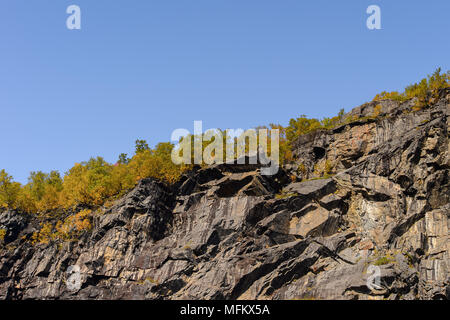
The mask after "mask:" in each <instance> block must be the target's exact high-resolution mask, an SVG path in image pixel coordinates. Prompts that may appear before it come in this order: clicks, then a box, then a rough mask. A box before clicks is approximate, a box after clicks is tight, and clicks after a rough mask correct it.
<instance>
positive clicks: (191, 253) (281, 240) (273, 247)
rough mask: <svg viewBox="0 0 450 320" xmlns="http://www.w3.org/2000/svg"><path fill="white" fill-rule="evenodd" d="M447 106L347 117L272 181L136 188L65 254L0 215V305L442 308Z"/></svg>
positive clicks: (241, 171)
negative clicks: (401, 303)
mask: <svg viewBox="0 0 450 320" xmlns="http://www.w3.org/2000/svg"><path fill="white" fill-rule="evenodd" d="M449 101H450V90H448V89H447V90H442V91H441V92H440V99H438V100H436V101H435V103H434V104H433V105H431V106H428V107H426V108H424V109H422V110H420V111H417V112H411V111H409V110H411V106H412V103H413V102H411V101H409V102H404V103H399V102H395V101H391V100H384V101H381V102H377V104H381V106H382V108H381V112H380V114H379V116H378V117H377V118H371V117H370V114H371V113H372V112H373V110H374V108H375V103H368V104H365V105H363V106H361V107H359V108H356V109H354V110H352V111H351V112H350V115H358V116H360V117H361V119H365V120H358V121H354V122H352V123H347V124H342V125H340V126H339V127H337V128H335V129H332V130H328V131H317V132H313V133H311V134H307V135H304V136H301V137H300V138H299V139H298V140H297V141H296V143H295V145H294V147H293V153H294V156H295V159H296V160H295V163H293V164H290V165H288V166H286V167H285V168H282V169H280V170H279V172H278V173H277V175H275V176H263V175H261V174H260V168H259V167H258V166H257V165H216V166H211V167H207V168H202V169H196V170H194V171H192V172H190V173H188V174H186V175H185V176H183V178H182V180H181V181H180V182H179V183H178V184H177V185H175V186H171V187H168V186H165V185H164V184H162V183H160V182H158V181H155V180H153V179H144V180H141V181H140V182H139V184H138V185H137V186H136V187H135V188H134V189H133V190H132V191H130V192H129V193H128V194H127V195H125V196H124V197H123V198H122V199H119V200H118V201H116V202H115V203H114V204H113V205H112V206H111V207H109V208H108V209H105V210H104V212H102V214H99V215H96V216H95V219H94V223H93V229H92V230H91V231H90V232H86V233H85V234H83V235H82V236H81V238H80V239H78V240H77V241H72V242H65V243H54V242H50V243H49V244H40V245H32V244H30V242H29V241H25V240H24V239H25V238H26V236H27V235H30V234H31V233H32V232H34V231H36V228H37V225H38V223H37V222H36V221H34V220H33V218H30V217H29V216H24V215H21V214H20V213H17V212H14V211H4V212H1V213H0V228H2V229H6V230H7V233H6V235H5V239H4V242H5V245H4V246H3V248H2V249H0V250H1V251H0V298H1V299H448V298H449V297H450V289H449V288H450V287H449V280H450V279H449V274H450V273H449V268H450V265H449V263H450V260H449V245H450V241H449V232H448V229H449V228H448V227H449V215H450V201H449V200H450V183H449V165H450V156H449V143H450V141H449V132H450V122H449V113H450V103H449ZM325 166H328V167H329V168H332V169H331V172H329V174H327V175H326V176H324V175H323V174H321V173H320V170H321V169H320V168H324V167H325ZM24 236H25V237H24ZM73 265H76V266H78V267H79V281H80V285H79V288H76V289H72V290H69V288H68V286H67V281H68V276H69V275H68V273H67V272H66V271H67V270H68V268H69V266H73ZM373 266H375V267H377V268H378V270H379V278H377V280H379V281H378V282H377V285H376V286H375V287H373V286H372V287H371V288H370V287H369V286H368V285H367V283H368V280H370V279H369V278H370V277H371V276H372V274H371V273H370V272H369V271H370V270H373V268H372V267H373Z"/></svg>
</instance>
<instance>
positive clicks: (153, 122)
mask: <svg viewBox="0 0 450 320" xmlns="http://www.w3.org/2000/svg"><path fill="white" fill-rule="evenodd" d="M71 4H76V5H79V6H80V7H81V10H82V29H81V30H68V29H67V28H66V19H67V17H68V14H66V8H67V7H68V6H69V5H71ZM371 4H376V5H379V6H380V7H381V10H382V30H375V31H370V30H368V29H367V28H366V19H367V17H368V15H367V14H366V8H367V7H368V6H369V5H371ZM449 14H450V1H448V0H431V1H412V0H396V1H391V0H389V1H387V0H371V1H365V0H352V1H350V0H345V1H344V0H343V1H332V0H329V1H324V0H314V1H312V0H311V1H300V0H283V1H275V0H270V1H269V0H190V1H187V0H159V1H137V0H128V1H124V0H108V1H106V0H95V1H93V0H71V1H66V0H57V1H56V0H39V1H37V0H36V1H29V0H2V1H1V2H0V39H1V42H0V111H1V113H0V115H1V125H0V137H1V139H0V150H1V151H0V169H2V168H4V169H6V171H7V172H8V173H10V174H12V175H13V176H14V178H15V179H16V180H17V181H20V182H26V180H27V177H28V175H29V172H30V171H32V170H42V171H45V172H48V171H50V170H52V169H56V170H60V171H61V172H62V173H63V172H64V171H66V170H67V169H68V168H70V167H71V166H72V165H73V164H74V163H75V162H80V161H84V160H88V159H89V158H90V157H91V156H97V155H100V156H103V157H105V159H106V160H108V161H110V162H114V161H115V160H116V159H117V157H118V155H119V154H120V153H122V152H125V153H128V154H132V153H133V148H134V141H135V140H136V139H137V138H141V139H146V140H147V141H148V142H149V144H150V145H152V146H154V145H155V144H156V143H157V142H161V141H169V140H170V135H171V133H172V131H173V130H174V129H176V128H187V129H189V130H191V131H192V130H193V121H194V120H203V123H204V128H216V127H219V128H223V129H225V128H249V127H254V126H257V125H262V124H268V123H271V122H274V123H280V124H283V125H286V124H287V123H288V121H289V119H290V118H292V117H296V116H298V115H300V114H306V115H308V116H311V117H323V116H332V115H335V114H336V113H337V112H338V110H339V109H340V108H345V109H346V110H347V111H348V110H350V109H351V108H353V107H355V106H358V105H360V104H362V103H364V102H366V101H369V100H370V99H371V98H372V97H373V96H374V95H375V94H376V93H378V92H380V91H382V90H384V89H388V90H401V89H403V88H404V87H405V86H406V85H408V84H410V83H411V82H413V81H416V80H419V79H420V78H421V77H424V76H425V75H426V74H428V73H431V72H432V71H433V70H434V69H435V68H436V67H437V66H441V67H442V68H443V69H444V70H448V69H449V57H450V54H449V53H450V41H449V34H450V17H449Z"/></svg>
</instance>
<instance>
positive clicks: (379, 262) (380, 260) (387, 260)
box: [373, 256, 395, 266]
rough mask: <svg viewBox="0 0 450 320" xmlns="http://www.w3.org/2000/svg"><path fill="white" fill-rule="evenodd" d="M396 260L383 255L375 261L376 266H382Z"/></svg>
mask: <svg viewBox="0 0 450 320" xmlns="http://www.w3.org/2000/svg"><path fill="white" fill-rule="evenodd" d="M392 262H395V260H394V259H393V258H392V257H391V256H383V257H380V258H378V259H377V260H375V261H374V263H373V264H374V265H375V266H382V265H385V264H389V263H392Z"/></svg>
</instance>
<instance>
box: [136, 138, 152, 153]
mask: <svg viewBox="0 0 450 320" xmlns="http://www.w3.org/2000/svg"><path fill="white" fill-rule="evenodd" d="M148 150H150V147H149V146H148V144H147V141H145V140H136V146H135V152H136V154H138V153H140V152H144V151H148Z"/></svg>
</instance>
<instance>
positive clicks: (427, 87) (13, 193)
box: [0, 69, 450, 241]
mask: <svg viewBox="0 0 450 320" xmlns="http://www.w3.org/2000/svg"><path fill="white" fill-rule="evenodd" d="M449 82H450V72H447V73H444V74H442V73H441V69H437V70H436V71H435V72H434V73H433V74H432V75H430V76H428V77H427V78H425V79H422V80H421V81H420V82H418V83H415V84H412V85H410V86H408V87H407V88H406V89H405V91H404V92H403V93H398V92H382V93H381V94H379V95H377V96H376V97H375V99H374V100H382V99H394V100H398V101H405V100H407V99H411V98H416V105H415V106H414V108H413V110H418V109H420V108H423V107H424V106H426V105H427V104H430V103H431V102H432V100H433V99H436V97H437V93H438V90H439V89H442V88H447V87H449V86H450V84H449ZM380 113H381V105H380V104H378V105H376V106H375V108H374V111H373V114H372V115H371V116H370V117H367V118H374V117H375V118H376V117H377V116H379V114H380ZM354 120H355V119H354V118H350V117H349V119H344V109H341V110H340V112H339V113H338V115H337V116H335V117H332V118H323V119H322V120H319V119H315V118H307V117H306V116H305V115H301V116H300V117H298V118H295V119H291V120H290V121H289V125H288V126H286V127H284V126H282V125H279V124H270V125H269V127H259V128H266V129H269V128H270V129H278V130H279V132H280V136H279V146H280V159H279V160H280V164H283V163H287V162H289V161H291V160H292V158H293V156H292V146H293V143H294V141H295V140H297V139H298V137H300V136H301V135H304V134H308V133H311V132H314V131H316V130H328V129H333V128H335V127H336V126H338V125H340V124H342V123H345V122H348V121H354ZM359 120H361V119H359ZM221 132H222V136H223V141H222V142H223V157H224V158H223V159H222V160H223V161H225V160H226V158H225V156H226V145H227V142H233V145H234V146H236V145H237V143H238V141H242V139H238V138H237V137H232V136H230V135H229V134H228V132H226V131H221ZM202 138H203V137H202ZM184 139H191V142H192V146H193V145H194V143H193V142H194V141H196V140H198V139H200V136H193V135H189V136H187V137H184V138H182V141H184ZM258 139H259V137H258ZM202 140H203V141H202V144H201V148H200V150H196V151H197V152H202V155H203V153H204V151H205V150H206V148H207V147H208V146H209V145H210V144H211V143H213V142H214V138H213V139H212V140H211V141H208V140H206V139H202ZM173 148H174V146H173V145H172V144H171V143H159V144H157V145H156V147H155V148H154V149H152V148H150V147H149V145H148V143H147V141H145V140H139V139H138V140H136V142H135V154H134V155H133V156H132V157H131V158H129V157H128V155H127V154H124V153H122V154H120V155H119V159H118V161H117V163H115V164H110V163H108V162H106V161H105V160H104V159H103V158H101V157H97V158H91V159H90V160H89V161H87V162H81V163H77V164H75V165H74V166H73V167H72V168H71V169H69V170H68V171H67V172H66V173H65V175H64V177H61V176H60V174H59V173H58V172H57V171H52V172H50V173H44V172H41V171H36V172H32V173H31V174H30V177H29V179H28V183H27V184H26V185H24V186H22V185H21V184H20V183H17V182H14V181H13V179H12V177H11V176H10V175H8V174H7V173H6V171H5V170H1V171H0V208H10V209H18V210H20V211H22V212H27V213H39V214H42V215H47V214H49V213H50V212H53V211H55V210H56V209H60V208H70V207H76V206H77V205H83V206H87V207H97V206H102V205H105V203H111V201H112V200H114V199H115V198H117V197H119V196H121V195H123V194H124V193H125V192H127V191H128V190H130V189H131V188H133V187H134V186H135V184H136V183H137V181H139V180H140V179H143V178H148V177H153V178H156V179H159V180H161V181H164V182H166V183H169V184H170V183H174V182H176V181H177V180H178V179H179V177H180V176H181V174H182V173H183V172H185V171H186V170H188V169H189V168H191V167H192V166H191V165H175V164H174V163H173V162H172V159H171V154H172V151H173ZM243 149H244V150H245V152H246V153H247V152H248V150H249V142H248V141H244V146H243ZM212 150H213V151H212V153H213V154H212V156H213V157H216V156H218V155H216V154H214V153H215V152H216V150H214V149H212ZM267 150H269V151H270V150H271V139H270V130H268V139H267ZM190 151H191V154H190V157H191V160H193V158H194V152H193V151H194V150H192V149H191V150H190ZM236 156H237V152H236V149H235V152H234V157H235V158H236ZM191 163H193V161H192V162H191ZM202 165H206V164H205V163H203V164H202ZM298 170H299V173H302V174H303V175H305V173H306V168H305V167H304V165H300V166H299V167H298ZM315 171H316V176H319V178H325V177H329V176H330V175H331V174H332V172H333V167H332V164H331V163H329V162H328V161H325V162H323V163H321V164H320V168H319V167H317V168H315ZM83 221H84V220H83ZM55 227H56V226H55ZM60 227H61V228H63V226H60ZM52 228H53V226H52ZM43 229H44V230H43V233H42V236H43V239H45V233H46V231H48V229H49V227H48V226H46V227H45V228H43ZM52 230H53V229H52ZM38 240H39V239H37V240H36V241H38ZM41 240H42V239H41ZM39 241H40V240H39Z"/></svg>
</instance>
